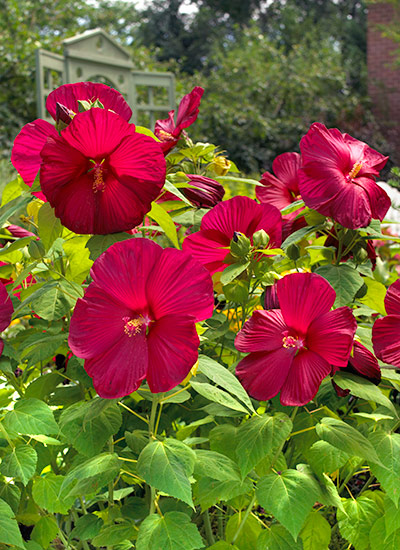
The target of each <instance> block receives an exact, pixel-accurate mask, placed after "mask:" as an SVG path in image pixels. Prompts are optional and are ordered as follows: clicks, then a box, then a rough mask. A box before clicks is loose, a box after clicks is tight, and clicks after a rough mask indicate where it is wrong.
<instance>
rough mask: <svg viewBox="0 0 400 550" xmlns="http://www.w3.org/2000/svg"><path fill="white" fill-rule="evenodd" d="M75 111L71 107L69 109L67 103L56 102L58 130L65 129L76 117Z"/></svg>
mask: <svg viewBox="0 0 400 550" xmlns="http://www.w3.org/2000/svg"><path fill="white" fill-rule="evenodd" d="M74 116H75V113H74V111H71V109H68V107H66V106H65V105H63V104H62V103H59V102H58V101H57V104H56V129H57V131H58V132H61V130H64V128H66V127H67V126H68V125H69V123H70V122H71V121H72V119H73V118H74Z"/></svg>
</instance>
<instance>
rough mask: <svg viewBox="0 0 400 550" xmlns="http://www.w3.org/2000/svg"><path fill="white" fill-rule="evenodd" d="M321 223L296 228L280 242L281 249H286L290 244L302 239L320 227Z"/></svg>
mask: <svg viewBox="0 0 400 550" xmlns="http://www.w3.org/2000/svg"><path fill="white" fill-rule="evenodd" d="M321 227H322V225H307V227H302V228H301V229H298V230H297V231H295V232H294V233H292V234H291V235H289V237H288V238H287V239H286V240H285V241H284V242H283V243H282V245H281V248H283V250H286V249H287V248H288V247H289V246H290V245H292V244H296V243H298V242H300V241H301V240H302V239H305V238H306V237H308V236H309V235H311V234H312V233H315V232H316V231H317V230H318V229H320V228H321Z"/></svg>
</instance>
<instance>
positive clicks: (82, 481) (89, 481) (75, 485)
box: [61, 453, 120, 497]
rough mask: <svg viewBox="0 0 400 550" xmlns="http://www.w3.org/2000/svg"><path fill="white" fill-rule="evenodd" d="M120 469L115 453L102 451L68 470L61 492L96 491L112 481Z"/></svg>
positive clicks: (80, 493) (75, 493)
mask: <svg viewBox="0 0 400 550" xmlns="http://www.w3.org/2000/svg"><path fill="white" fill-rule="evenodd" d="M119 470H120V461H119V460H118V456H117V455H116V454H115V453H102V454H100V455H98V456H95V457H94V458H90V459H89V460H86V462H83V463H82V464H79V465H78V466H76V467H75V468H73V469H72V470H70V471H69V472H68V474H67V475H66V476H65V479H64V482H63V484H62V486H61V492H62V493H63V494H66V495H67V497H69V496H75V495H76V496H78V495H85V494H86V493H95V492H98V491H99V490H100V489H101V488H102V487H104V486H105V485H107V483H108V482H109V481H112V480H113V479H114V477H115V476H116V475H118V473H119Z"/></svg>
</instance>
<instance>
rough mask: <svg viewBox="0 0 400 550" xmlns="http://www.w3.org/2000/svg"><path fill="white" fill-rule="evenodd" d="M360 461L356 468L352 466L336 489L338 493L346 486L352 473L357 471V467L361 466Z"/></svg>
mask: <svg viewBox="0 0 400 550" xmlns="http://www.w3.org/2000/svg"><path fill="white" fill-rule="evenodd" d="M361 464H362V462H358V463H357V466H356V468H354V470H352V471H351V472H350V473H349V474H348V476H347V477H346V478H345V480H344V481H343V482H342V483H341V485H340V487H339V489H338V493H339V495H340V493H341V492H342V491H343V489H344V488H345V487H346V485H347V484H348V482H349V481H350V479H351V478H352V477H353V475H354V473H355V472H357V470H358V469H359V467H360V466H361Z"/></svg>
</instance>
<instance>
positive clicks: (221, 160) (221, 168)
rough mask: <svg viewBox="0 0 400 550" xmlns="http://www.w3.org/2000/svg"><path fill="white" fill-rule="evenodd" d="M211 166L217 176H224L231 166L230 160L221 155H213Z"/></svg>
mask: <svg viewBox="0 0 400 550" xmlns="http://www.w3.org/2000/svg"><path fill="white" fill-rule="evenodd" d="M211 167H212V169H213V170H214V172H215V173H216V174H217V175H218V176H225V174H227V173H228V172H229V169H230V167H231V161H230V160H228V159H227V158H226V157H224V156H223V155H215V157H214V158H213V161H212V163H211Z"/></svg>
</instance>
